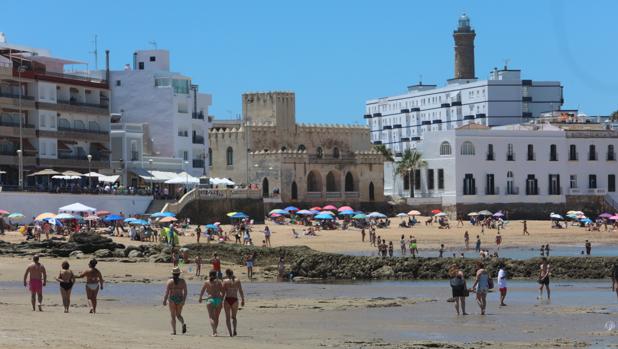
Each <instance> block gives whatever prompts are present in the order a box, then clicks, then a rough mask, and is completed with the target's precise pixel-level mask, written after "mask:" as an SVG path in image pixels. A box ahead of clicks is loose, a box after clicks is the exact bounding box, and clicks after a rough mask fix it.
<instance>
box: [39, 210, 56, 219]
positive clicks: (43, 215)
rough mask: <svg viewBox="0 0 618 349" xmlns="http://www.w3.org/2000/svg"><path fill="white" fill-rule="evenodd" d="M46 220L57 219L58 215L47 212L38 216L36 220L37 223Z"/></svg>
mask: <svg viewBox="0 0 618 349" xmlns="http://www.w3.org/2000/svg"><path fill="white" fill-rule="evenodd" d="M46 218H56V215H55V214H54V213H51V212H45V213H41V214H40V215H38V216H36V217H35V218H34V220H35V221H42V220H44V219H46Z"/></svg>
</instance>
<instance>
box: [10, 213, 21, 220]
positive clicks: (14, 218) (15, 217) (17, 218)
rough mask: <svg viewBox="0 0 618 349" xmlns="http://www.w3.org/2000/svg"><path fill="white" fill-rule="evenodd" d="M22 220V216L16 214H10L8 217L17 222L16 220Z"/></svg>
mask: <svg viewBox="0 0 618 349" xmlns="http://www.w3.org/2000/svg"><path fill="white" fill-rule="evenodd" d="M23 218H24V215H23V214H21V213H17V212H15V213H11V214H10V215H9V219H11V220H14V221H18V220H21V219H23Z"/></svg>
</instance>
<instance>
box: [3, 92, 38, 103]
mask: <svg viewBox="0 0 618 349" xmlns="http://www.w3.org/2000/svg"><path fill="white" fill-rule="evenodd" d="M0 97H5V98H19V93H8V92H1V91H0ZM21 99H27V100H29V101H32V100H34V97H33V96H26V95H21Z"/></svg>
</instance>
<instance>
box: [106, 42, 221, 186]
mask: <svg viewBox="0 0 618 349" xmlns="http://www.w3.org/2000/svg"><path fill="white" fill-rule="evenodd" d="M110 88H111V91H112V112H113V113H118V114H120V115H121V122H123V123H142V124H148V129H149V136H150V137H151V138H150V139H149V140H144V141H148V142H151V143H152V149H151V151H152V154H150V155H152V156H154V157H162V158H174V159H179V161H181V162H182V163H183V165H184V168H183V170H185V171H187V172H188V173H190V174H191V175H193V176H201V175H204V174H206V173H207V171H208V167H207V166H205V163H206V161H207V157H208V139H207V137H208V128H209V127H210V122H211V120H210V119H209V117H208V107H209V106H210V105H211V103H212V98H211V96H210V95H209V94H204V93H199V92H198V86H197V85H194V84H192V81H191V78H189V77H186V76H184V75H181V74H178V73H174V72H172V71H170V58H169V51H167V50H145V51H137V52H135V53H134V54H133V67H132V69H131V68H129V67H126V68H125V70H122V71H112V72H110ZM139 147H141V145H136V149H129V151H128V153H129V154H139V151H140V149H137V148H139ZM138 160H139V159H138V158H135V159H133V158H130V159H123V161H138Z"/></svg>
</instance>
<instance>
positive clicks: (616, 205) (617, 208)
mask: <svg viewBox="0 0 618 349" xmlns="http://www.w3.org/2000/svg"><path fill="white" fill-rule="evenodd" d="M605 205H607V206H608V207H611V208H613V209H614V210H613V211H612V213H616V212H618V200H616V199H614V198H613V197H612V196H611V195H610V194H605Z"/></svg>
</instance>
